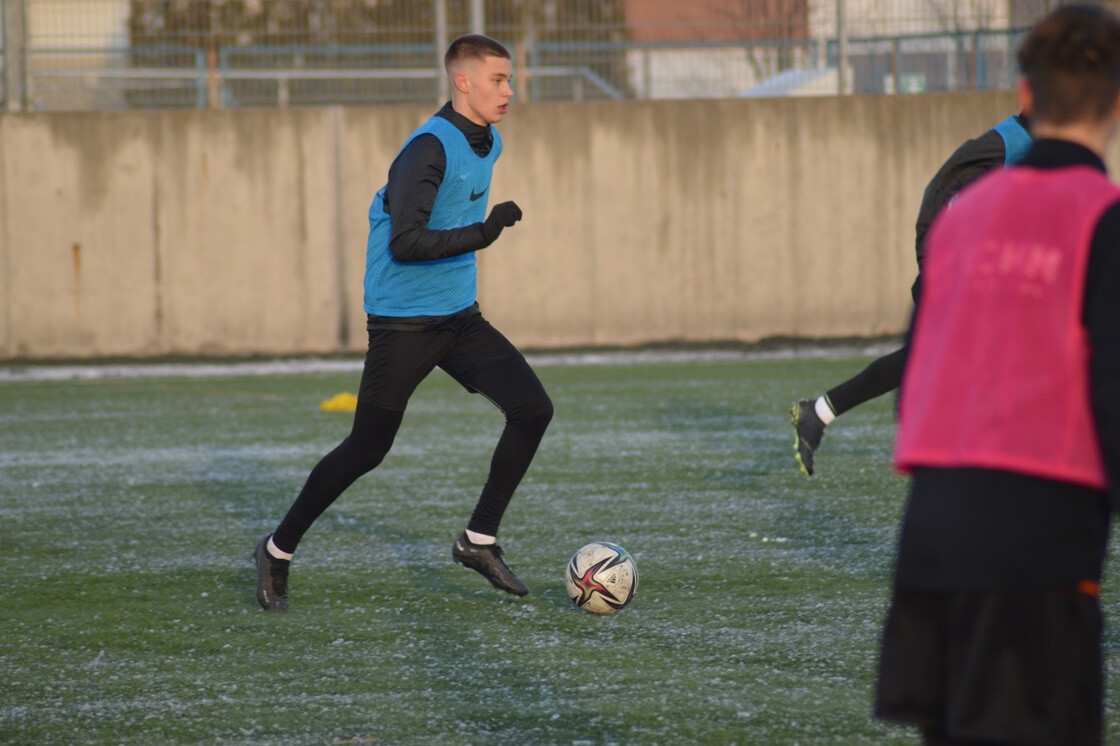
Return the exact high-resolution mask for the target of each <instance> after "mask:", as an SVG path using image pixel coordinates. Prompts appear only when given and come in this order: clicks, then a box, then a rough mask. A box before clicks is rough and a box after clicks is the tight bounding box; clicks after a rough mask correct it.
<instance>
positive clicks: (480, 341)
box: [358, 313, 544, 413]
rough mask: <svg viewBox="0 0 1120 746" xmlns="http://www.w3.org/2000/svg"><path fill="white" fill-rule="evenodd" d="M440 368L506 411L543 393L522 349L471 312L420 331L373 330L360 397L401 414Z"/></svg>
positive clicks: (363, 372)
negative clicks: (412, 397) (426, 380)
mask: <svg viewBox="0 0 1120 746" xmlns="http://www.w3.org/2000/svg"><path fill="white" fill-rule="evenodd" d="M436 367H439V368H442V369H443V370H444V371H446V372H447V374H448V375H450V376H451V377H452V378H454V379H455V380H456V381H458V382H459V383H460V384H461V385H462V386H463V387H464V388H465V389H467V391H470V392H471V393H476V392H477V393H481V394H483V395H485V396H486V397H487V398H489V399H490V400H491V401H493V402H494V403H495V404H496V405H498V406H499V408H501V409H502V410H503V411H505V412H507V413H508V412H509V410H510V408H511V407H515V406H517V405H518V404H519V403H521V402H522V401H524V400H527V399H531V398H533V397H542V396H544V389H543V387H542V386H541V384H540V381H539V380H538V379H537V376H536V374H535V373H534V372H533V370H532V368H530V367H529V364H528V362H526V360H525V357H524V356H523V355H522V354H521V352H520V351H518V349H517V348H516V347H514V346H513V344H512V343H511V342H510V341H509V340H507V339H506V338H505V337H504V336H503V335H502V334H501V332H499V331H498V330H497V329H495V328H494V327H493V326H491V325H490V323H489V322H488V321H486V319H484V318H483V317H482V315H481V314H478V313H471V314H457V315H456V316H454V317H449V319H448V320H447V322H446V323H441V324H439V325H438V326H433V327H432V328H431V329H425V330H419V331H402V330H397V329H385V328H377V327H375V328H371V329H369V350H368V351H367V352H366V361H365V367H364V368H363V369H362V381H361V383H360V384H359V386H358V401H360V402H363V403H366V404H373V405H375V406H378V407H381V408H382V409H390V410H393V411H397V412H403V411H404V410H405V408H406V406H407V405H408V400H409V398H411V396H412V394H413V392H414V391H415V390H416V387H417V386H419V385H420V382H421V381H423V380H424V379H425V378H426V377H427V376H428V374H429V373H431V372H432V370H434V369H435V368H436Z"/></svg>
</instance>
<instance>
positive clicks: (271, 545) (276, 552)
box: [265, 536, 292, 561]
mask: <svg viewBox="0 0 1120 746" xmlns="http://www.w3.org/2000/svg"><path fill="white" fill-rule="evenodd" d="M265 549H266V550H267V551H268V553H269V554H271V555H272V556H273V557H275V558H276V559H282V560H289V561H291V559H292V553H291V552H281V551H280V549H279V548H278V547H277V546H276V543H275V542H273V541H272V537H271V536H270V537H268V544H266V545H265Z"/></svg>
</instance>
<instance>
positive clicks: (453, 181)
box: [364, 116, 502, 317]
mask: <svg viewBox="0 0 1120 746" xmlns="http://www.w3.org/2000/svg"><path fill="white" fill-rule="evenodd" d="M491 132H492V133H493V136H494V144H493V145H492V146H491V148H490V152H489V153H488V154H487V155H486V157H485V158H480V157H479V156H478V155H477V154H476V153H475V152H474V150H472V149H471V146H470V143H468V142H467V138H466V137H465V136H464V135H463V133H462V132H460V131H459V129H458V128H457V127H456V126H455V125H453V124H452V123H451V122H449V121H447V120H446V119H444V118H443V117H438V116H435V117H432V118H430V119H429V120H428V121H427V122H425V123H424V124H423V125H422V126H420V127H419V128H418V129H417V130H416V131H415V132H413V133H412V134H411V135H410V136H409V138H408V141H406V142H405V145H404V147H407V146H408V143H410V142H412V140H413V139H415V138H416V137H418V136H420V135H423V134H432V135H435V136H436V137H437V138H439V141H440V144H441V145H443V152H444V156H445V158H446V160H447V164H446V167H445V168H444V173H443V181H442V182H441V183H440V186H439V191H438V192H437V193H436V200H435V204H434V205H433V206H432V214H431V216H430V217H429V219H428V228H429V229H430V230H450V229H453V228H462V227H464V226H467V225H471V224H472V223H480V222H482V221H483V220H485V219H486V208H487V205H488V203H489V197H490V178H491V175H492V174H493V171H494V163H495V161H497V160H498V156H499V155H501V152H502V140H501V136H499V135H498V131H497V130H495V129H493V128H491ZM404 147H402V148H401V150H403V149H404ZM398 155H399V153H398ZM384 200H385V188H384V187H382V189H381V190H380V191H378V193H377V195H376V196H375V197H374V198H373V203H372V204H371V205H370V210H369V223H370V232H369V240H368V241H367V243H366V274H365V304H364V305H365V310H366V313H371V314H374V315H376V316H393V317H410V316H448V315H450V314H453V313H456V312H457V311H461V310H463V309H464V308H467V307H468V306H470V305H472V304H473V303H474V302H475V299H476V297H477V295H478V268H477V265H476V261H475V255H474V252H473V251H472V252H469V253H467V254H461V255H459V256H454V257H448V258H446V259H436V260H434V261H430V262H398V261H397V260H396V259H395V258H394V257H393V254H392V252H391V251H390V250H389V235H390V231H391V224H392V216H391V215H387V214H385V210H384V207H383V206H384Z"/></svg>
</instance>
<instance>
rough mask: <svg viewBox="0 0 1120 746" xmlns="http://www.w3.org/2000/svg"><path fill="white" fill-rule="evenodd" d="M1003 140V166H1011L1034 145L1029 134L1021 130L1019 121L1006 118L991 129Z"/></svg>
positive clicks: (1021, 158) (1021, 126)
mask: <svg viewBox="0 0 1120 746" xmlns="http://www.w3.org/2000/svg"><path fill="white" fill-rule="evenodd" d="M992 129H994V130H995V131H996V132H997V133H999V136H1000V137H1002V138H1003V165H1005V166H1011V165H1014V164H1016V163H1018V162H1019V161H1021V160H1023V158H1025V157H1026V155H1027V151H1028V150H1030V149H1031V145H1033V144H1034V139H1032V138H1031V135H1030V133H1029V132H1027V131H1026V130H1025V129H1023V125H1021V124H1019V120H1018V119H1016V118H1015V117H1008V118H1007V119H1004V120H1003V121H1002V122H1000V123H999V124H997V125H996V126H995V127H992Z"/></svg>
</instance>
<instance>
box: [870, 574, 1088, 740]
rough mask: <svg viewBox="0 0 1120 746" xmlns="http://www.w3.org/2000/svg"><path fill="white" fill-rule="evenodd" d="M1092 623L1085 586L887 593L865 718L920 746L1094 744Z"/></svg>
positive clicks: (1086, 587) (1086, 585)
mask: <svg viewBox="0 0 1120 746" xmlns="http://www.w3.org/2000/svg"><path fill="white" fill-rule="evenodd" d="M1101 632H1102V621H1101V613H1100V605H1099V602H1098V600H1097V596H1096V593H1095V587H1094V586H1093V585H1092V584H1089V583H1086V584H1085V585H1084V586H1082V587H1080V588H1067V589H1062V590H1056V591H1037V592H1036V591H1016V592H994V591H993V592H970V593H926V592H916V591H898V590H896V591H895V594H894V597H893V598H892V600H891V608H890V610H889V612H888V614H887V620H886V625H885V629H884V631H883V639H882V643H881V652H880V660H879V680H878V685H877V691H876V697H875V716H876V717H878V718H880V719H883V720H891V721H896V722H902V723H908V724H911V725H916V726H918V727H920V728H922V729H923V731H924V732H925V735H926V737H927V743H971V742H984V743H1014V744H1024V745H1027V744H1054V745H1055V746H1080V745H1081V744H1100V743H1101V738H1102V717H1103V674H1102V663H1101Z"/></svg>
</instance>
